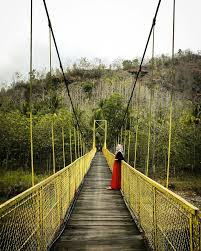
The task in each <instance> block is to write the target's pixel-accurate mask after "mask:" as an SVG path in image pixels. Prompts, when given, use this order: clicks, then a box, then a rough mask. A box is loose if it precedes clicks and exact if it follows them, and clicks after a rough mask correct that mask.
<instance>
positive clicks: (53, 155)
mask: <svg viewBox="0 0 201 251" xmlns="http://www.w3.org/2000/svg"><path fill="white" fill-rule="evenodd" d="M52 163H53V173H55V151H54V118H53V119H52Z"/></svg>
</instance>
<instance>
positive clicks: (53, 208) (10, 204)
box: [0, 149, 96, 251]
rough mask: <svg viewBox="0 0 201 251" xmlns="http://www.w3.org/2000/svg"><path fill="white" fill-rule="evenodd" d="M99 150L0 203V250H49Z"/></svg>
mask: <svg viewBox="0 0 201 251" xmlns="http://www.w3.org/2000/svg"><path fill="white" fill-rule="evenodd" d="M95 152H96V150H95V149H93V150H92V151H90V152H89V153H88V154H86V155H84V156H83V157H81V158H79V159H77V160H76V161H75V162H73V163H72V164H71V165H69V166H67V167H65V168H64V169H62V170H61V171H59V172H57V173H56V174H54V175H52V176H50V177H49V178H47V179H46V180H44V181H42V182H41V183H39V184H38V185H36V186H34V187H32V188H30V189H28V190H26V191H25V192H23V193H22V194H20V195H18V196H16V197H14V198H13V199H11V200H9V201H7V202H6V203H4V204H2V205H1V206H0V250H2V251H3V250H12V251H14V250H46V249H47V247H48V246H49V245H50V244H51V242H52V241H53V239H54V237H55V234H56V232H57V231H58V230H59V228H60V226H61V224H62V223H63V220H64V217H65V215H66V212H67V210H68V208H69V206H70V203H71V202H72V200H73V198H74V195H75V192H76V189H77V188H78V187H79V186H80V183H81V182H82V179H83V177H84V175H85V174H86V172H87V170H88V169H89V167H90V162H91V160H92V158H93V157H94V154H95Z"/></svg>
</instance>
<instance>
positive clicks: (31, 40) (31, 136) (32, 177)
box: [29, 0, 34, 186]
mask: <svg viewBox="0 0 201 251" xmlns="http://www.w3.org/2000/svg"><path fill="white" fill-rule="evenodd" d="M30 18H31V22H30V73H29V81H30V97H29V98H30V100H29V110H30V150H31V182H32V186H34V164H33V121H32V80H33V69H32V68H33V67H32V57H33V45H32V44H33V32H32V31H33V0H31V15H30Z"/></svg>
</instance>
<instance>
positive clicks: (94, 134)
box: [92, 120, 96, 148]
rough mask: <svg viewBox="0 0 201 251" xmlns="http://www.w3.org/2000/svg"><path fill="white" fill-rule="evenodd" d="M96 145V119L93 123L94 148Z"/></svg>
mask: <svg viewBox="0 0 201 251" xmlns="http://www.w3.org/2000/svg"><path fill="white" fill-rule="evenodd" d="M95 146H96V121H95V120H94V125H93V146H92V147H93V148H95Z"/></svg>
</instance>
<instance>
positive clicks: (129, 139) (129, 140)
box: [127, 130, 131, 163]
mask: <svg viewBox="0 0 201 251" xmlns="http://www.w3.org/2000/svg"><path fill="white" fill-rule="evenodd" d="M130 144H131V131H130V130H129V131H128V157H127V162H128V163H129V162H130Z"/></svg>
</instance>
